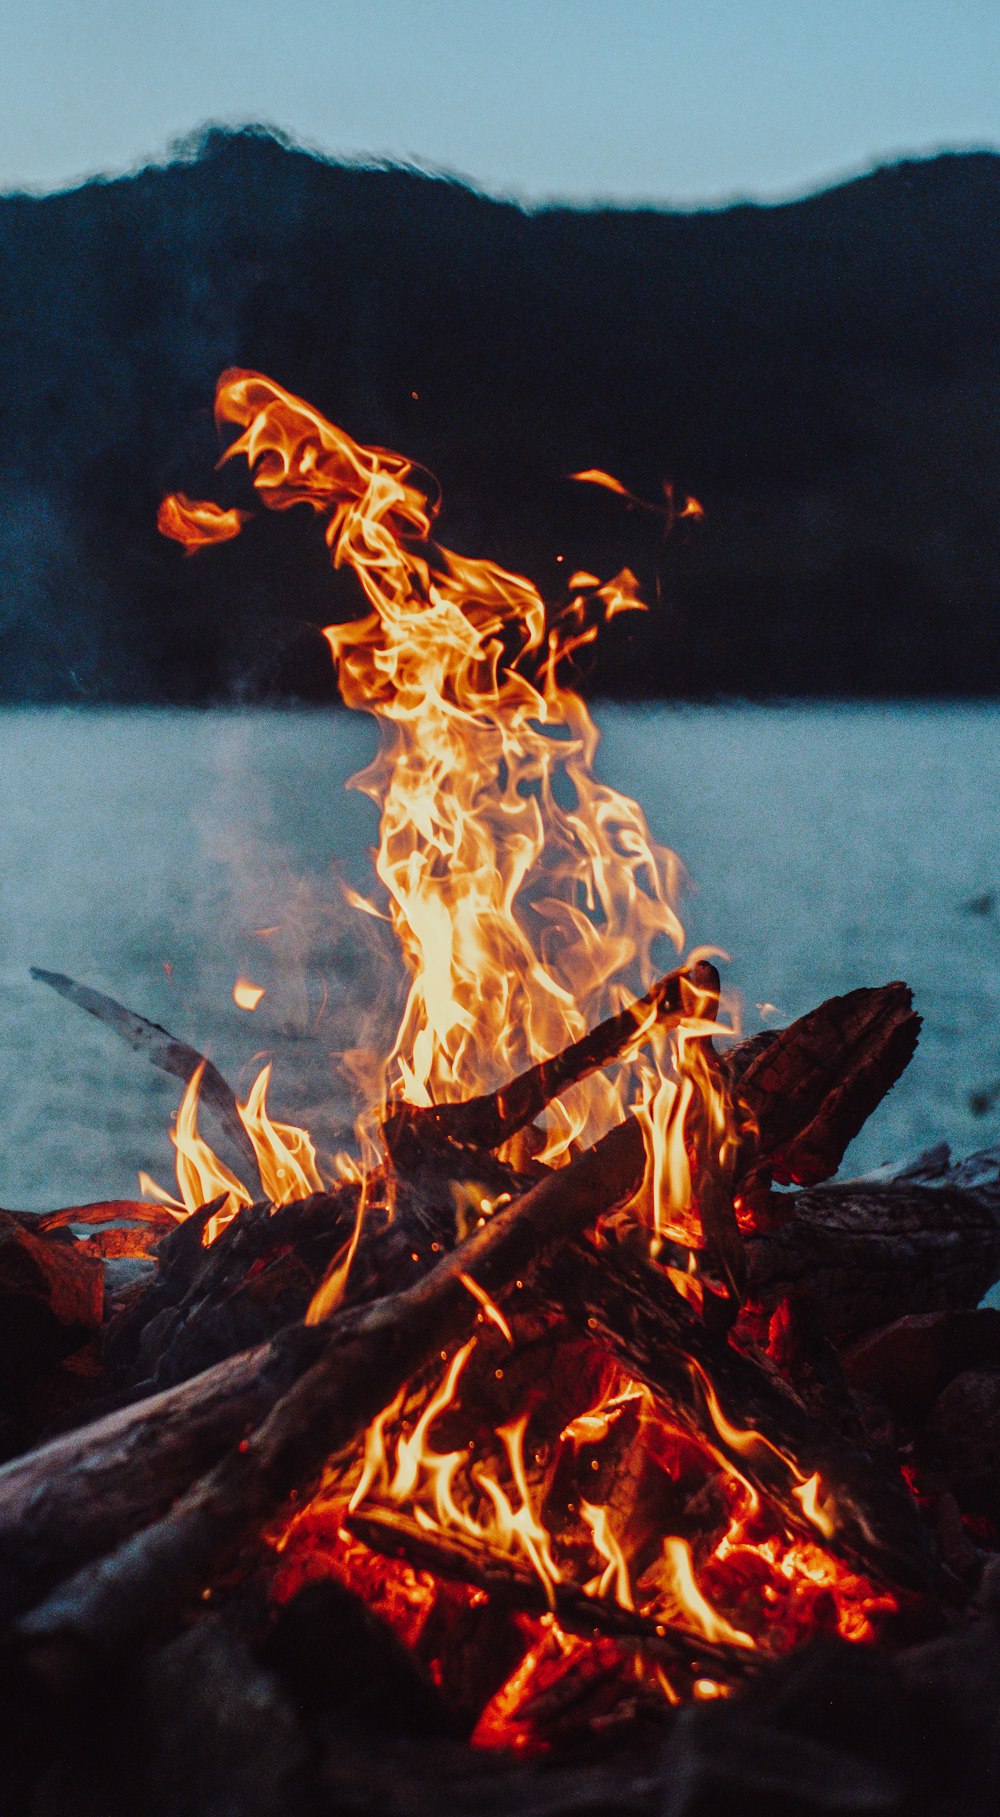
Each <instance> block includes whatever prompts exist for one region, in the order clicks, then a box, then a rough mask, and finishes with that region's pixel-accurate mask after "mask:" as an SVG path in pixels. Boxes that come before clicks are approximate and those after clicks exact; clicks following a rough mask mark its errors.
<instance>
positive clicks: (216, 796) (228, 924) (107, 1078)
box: [0, 706, 1000, 1209]
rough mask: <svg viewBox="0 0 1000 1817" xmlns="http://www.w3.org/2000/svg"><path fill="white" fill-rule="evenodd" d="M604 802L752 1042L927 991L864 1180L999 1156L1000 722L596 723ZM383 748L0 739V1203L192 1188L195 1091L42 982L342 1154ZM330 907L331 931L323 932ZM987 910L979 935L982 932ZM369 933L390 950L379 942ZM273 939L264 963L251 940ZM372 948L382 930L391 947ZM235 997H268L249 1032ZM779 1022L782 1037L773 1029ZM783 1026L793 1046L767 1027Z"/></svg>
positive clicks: (280, 740) (861, 1146) (211, 729)
mask: <svg viewBox="0 0 1000 1817" xmlns="http://www.w3.org/2000/svg"><path fill="white" fill-rule="evenodd" d="M598 717H599V721H600V723H601V726H602V729H603V732H604V742H603V745H602V750H601V760H600V761H601V770H602V774H603V775H604V776H605V777H606V778H607V779H608V780H609V781H611V782H613V783H615V784H616V785H617V786H618V787H620V788H623V789H625V790H627V791H628V792H629V793H630V794H634V795H637V796H638V797H639V799H640V800H641V801H642V802H643V804H644V806H645V807H646V810H647V813H648V815H649V818H650V821H651V823H652V825H653V828H654V830H655V832H656V833H657V835H658V836H659V837H660V838H662V839H664V840H665V841H667V842H668V843H669V844H671V845H672V846H673V847H674V848H675V850H677V851H678V852H679V853H680V854H681V856H682V857H683V859H684V861H685V863H686V865H687V867H688V870H689V872H690V874H691V877H692V879H693V886H692V892H691V894H690V896H689V897H688V899H687V902H686V917H685V918H686V925H687V927H688V929H689V933H690V936H691V938H692V940H697V941H702V940H710V941H713V942H716V943H718V944H719V945H721V946H724V947H725V948H726V949H727V950H728V951H729V952H730V953H731V954H732V964H731V966H730V967H729V968H728V975H729V979H730V981H731V983H732V984H733V985H734V986H735V987H736V988H737V989H738V990H739V992H740V993H741V995H742V998H743V1003H744V1020H745V1025H746V1026H747V1027H748V1028H755V1027H759V1026H761V1021H762V1018H761V1014H760V1012H759V1011H758V1009H757V1008H756V1007H755V1006H756V1005H759V1004H764V1003H767V1004H772V1005H775V1006H777V1009H778V1010H779V1011H780V1012H781V1014H782V1016H783V1017H792V1016H795V1015H798V1014H799V1013H801V1012H802V1011H803V1010H805V1009H808V1008H810V1007H812V1006H813V1005H814V1004H815V1003H817V1002H818V1001H819V1000H820V999H821V998H823V997H825V996H828V995H829V994H831V993H832V992H835V991H842V990H847V989H850V988H851V987H852V986H854V985H857V984H868V983H880V982H883V981H885V980H887V979H890V978H898V977H902V978H906V979H907V980H908V981H909V983H911V984H912V986H913V988H914V991H915V993H916V1000H917V1007H918V1009H919V1010H920V1012H921V1014H922V1015H923V1017H924V1030H923V1035H922V1038H921V1043H920V1047H919V1049H918V1052H917V1056H916V1058H915V1060H914V1061H913V1063H912V1065H911V1067H910V1070H909V1072H908V1073H907V1074H906V1076H905V1078H904V1079H903V1081H902V1082H901V1083H900V1085H898V1086H897V1087H896V1090H895V1091H894V1092H893V1093H892V1094H891V1096H890V1098H889V1099H888V1100H887V1101H886V1103H885V1104H884V1105H883V1106H882V1108H881V1109H880V1111H879V1112H878V1113H877V1115H876V1116H875V1117H874V1118H873V1119H872V1121H871V1123H870V1124H869V1126H868V1128H867V1130H866V1131H865V1132H864V1133H863V1135H862V1137H861V1138H859V1140H858V1142H857V1143H856V1144H855V1146H854V1148H853V1150H852V1151H851V1154H850V1155H849V1157H848V1163H849V1166H850V1167H851V1168H853V1169H854V1170H857V1169H860V1168H862V1167H865V1166H869V1165H874V1164H876V1163H878V1162H880V1161H882V1160H885V1159H889V1158H896V1157H901V1156H903V1155H907V1154H911V1153H915V1152H916V1151H918V1150H919V1149H920V1148H923V1147H926V1146H928V1145H929V1144H931V1143H933V1142H937V1141H940V1140H942V1139H945V1140H947V1141H949V1142H951V1143H952V1144H953V1146H954V1147H955V1148H956V1150H960V1151H965V1150H968V1149H971V1148H973V1147H981V1146H984V1145H985V1144H986V1143H988V1142H994V1141H997V1140H998V1139H1000V1098H998V1104H997V1106H996V1108H990V1109H989V1110H987V1111H986V1112H985V1113H983V1114H980V1115H976V1114H974V1111H973V1109H972V1106H971V1103H970V1095H971V1094H975V1093H982V1094H986V1095H987V1096H988V1094H989V1091H990V1088H991V1087H992V1086H993V1084H994V1082H995V1081H996V1080H997V1079H1000V919H998V918H997V914H995V913H994V911H993V909H992V907H991V906H990V904H989V902H988V901H987V902H985V903H984V902H980V904H979V910H980V912H975V911H974V910H972V909H970V907H969V906H968V905H969V903H970V901H972V899H974V898H988V897H989V896H990V892H993V891H996V892H997V896H998V898H1000V737H998V732H1000V709H994V708H992V707H989V706H971V707H964V706H963V707H947V708H924V707H918V708H912V707H896V708H889V709H881V708H879V709H873V708H854V707H847V708H845V707H836V708H829V707H820V708H798V707H796V708H787V709H779V710H758V709H755V708H731V709H707V708H706V709H697V710H691V709H683V710H679V709H674V708H656V709H654V710H649V711H637V710H634V709H619V708H615V709H610V708H607V709H604V710H602V711H601V712H600V713H599V715H598ZM371 748H372V745H371V742H370V733H369V727H368V725H367V724H366V722H364V721H359V720H358V719H356V718H354V717H353V716H348V715H343V714H335V713H330V714H316V713H309V712H290V713H260V712H213V713H203V714H199V713H179V712H170V711H148V712H141V713H117V712H98V713H77V712H62V711H8V712H6V713H4V714H0V836H2V842H3V843H2V854H3V862H2V871H0V876H2V892H3V896H2V916H0V1029H2V1040H0V1087H2V1091H0V1104H2V1131H3V1133H2V1137H0V1204H6V1205H13V1206H19V1207H36V1208H39V1209H41V1208H44V1207H50V1206H55V1205H59V1204H67V1203H81V1202H85V1201H87V1200H90V1199H98V1198H103V1197H111V1196H118V1195H130V1194H132V1193H133V1192H134V1189H135V1184H136V1174H137V1170H138V1169H139V1168H140V1167H146V1168H147V1169H148V1170H149V1171H150V1172H152V1173H153V1174H154V1175H156V1176H158V1177H159V1178H161V1179H162V1180H164V1182H165V1183H169V1182H170V1180H171V1179H172V1167H171V1156H172V1151H171V1148H170V1144H169V1142H168V1139H167V1134H166V1132H167V1126H168V1122H169V1119H170V1116H171V1114H172V1112H173V1110H174V1109H175V1107H176V1102H177V1088H176V1086H175V1084H174V1082H173V1081H171V1080H169V1079H166V1078H163V1077H162V1076H161V1075H160V1074H158V1073H156V1072H155V1071H154V1070H153V1069H152V1068H150V1067H149V1066H148V1065H146V1064H145V1063H144V1062H143V1061H141V1060H140V1059H138V1058H137V1057H136V1056H133V1055H132V1054H131V1053H130V1052H129V1051H128V1050H127V1049H126V1048H124V1047H122V1046H120V1045H119V1043H118V1042H117V1041H116V1040H115V1039H114V1038H113V1037H112V1036H111V1035H110V1034H108V1033H107V1032H106V1031H104V1030H103V1029H102V1028H101V1027H100V1026H99V1025H98V1024H97V1023H95V1022H93V1021H92V1020H91V1019H90V1018H89V1017H87V1016H85V1015H83V1014H81V1013H80V1012H79V1011H78V1010H75V1009H73V1008H72V1007H71V1006H70V1005H68V1004H66V1003H64V1002H62V1001H61V1000H60V999H59V998H57V997H55V996H54V995H52V994H51V993H50V992H49V991H47V990H46V989H45V988H44V987H43V986H41V985H38V984H34V983H32V981H31V980H30V979H29V977H28V967H29V965H32V964H35V965H42V966H45V967H48V968H49V969H51V970H56V971H66V972H70V973H72V974H73V975H74V976H75V977H77V978H80V979H82V980H84V981H86V982H88V983H91V984H94V985H97V986H98V987H99V988H101V989H104V990H106V991H108V992H110V993H111V994H112V995H114V996H116V997H118V998H120V999H121V1000H122V1001H123V1002H125V1003H127V1004H128V1005H129V1006H130V1007H132V1008H135V1009H137V1010H140V1011H141V1012H142V1013H143V1014H145V1015H147V1016H151V1017H152V1018H153V1019H154V1020H156V1021H159V1022H162V1023H164V1024H166V1026H167V1027H168V1028H170V1029H171V1030H172V1031H173V1032H174V1033H176V1034H178V1035H179V1036H181V1037H182V1038H185V1039H187V1040H189V1041H191V1042H193V1043H194V1044H195V1045H197V1046H199V1047H201V1048H202V1049H205V1050H207V1051H208V1052H210V1053H211V1054H212V1056H213V1058H214V1059H215V1060H216V1061H217V1062H218V1063H219V1065H220V1066H222V1067H223V1069H224V1070H225V1071H227V1072H228V1074H229V1075H230V1077H231V1078H233V1079H242V1080H243V1081H244V1082H245V1081H246V1079H247V1077H248V1076H249V1075H252V1072H253V1071H255V1070H256V1068H255V1066H254V1064H253V1063H254V1059H255V1056H256V1055H257V1054H258V1052H260V1051H267V1052H269V1053H273V1054H274V1056H275V1061H276V1068H275V1085H274V1090H273V1092H272V1109H273V1110H275V1112H276V1113H278V1114H282V1113H284V1114H287V1115H291V1116H293V1117H295V1116H297V1115H302V1116H304V1117H305V1116H308V1117H309V1118H310V1119H311V1120H312V1121H313V1122H314V1124H315V1125H316V1127H317V1128H318V1129H319V1130H320V1133H321V1134H322V1136H323V1137H324V1138H325V1139H328V1140H330V1141H333V1140H335V1139H336V1135H337V1132H338V1128H339V1127H340V1126H341V1125H343V1124H344V1123H346V1122H347V1121H348V1120H349V1117H350V1101H349V1096H348V1092H347V1088H346V1086H345V1085H344V1084H343V1082H342V1080H340V1079H339V1078H338V1076H337V1075H336V1073H334V1072H333V1071H332V1069H331V1064H330V1061H329V1058H328V1050H329V1049H330V1048H331V1047H333V1046H334V1045H339V1046H350V1045H352V1044H355V1043H357V1044H360V1043H361V1042H362V1041H363V1038H364V1034H365V1031H366V1025H367V1018H368V1017H369V1015H370V1014H371V1013H372V1005H373V1003H374V1002H375V1000H376V998H377V996H378V993H379V987H380V981H381V980H382V978H383V977H384V975H385V964H384V961H383V960H381V959H380V958H379V955H378V954H377V953H369V954H367V955H366V956H365V957H364V958H363V959H361V960H359V959H358V957H357V955H356V953H355V952H354V949H353V946H352V939H353V936H350V937H349V936H348V935H347V934H346V933H344V932H342V931H340V930H342V929H343V926H344V921H345V917H344V914H343V911H338V910H337V909H336V907H335V906H334V905H335V902H336V895H335V893H334V891H333V890H332V888H331V871H332V869H333V868H334V867H336V866H340V867H341V869H344V870H346V871H347V872H348V873H349V874H351V875H352V876H353V877H354V878H355V880H356V881H359V882H362V883H363V882H364V880H365V877H366V859H365V852H366V848H367V846H368V845H369V843H370V842H371V840H372V838H373V836H374V810H373V809H372V808H371V806H370V804H369V803H367V802H366V801H365V800H364V799H363V798H361V797H359V796H357V795H346V794H345V793H344V791H343V782H344V780H345V778H346V777H347V776H348V775H349V774H350V773H351V771H352V770H354V769H355V768H356V767H357V766H358V765H359V764H360V763H361V762H362V761H364V759H365V757H366V756H367V755H368V754H369V753H370V751H371ZM324 903H325V904H326V905H328V906H326V907H324ZM984 911H985V912H984ZM372 925H373V926H374V924H372ZM261 928H271V929H276V930H277V931H276V932H273V933H271V934H269V935H266V936H262V935H261V934H259V933H258V932H256V931H255V930H259V929H261ZM376 931H377V929H376ZM239 974H245V975H247V976H249V977H250V978H252V979H255V980H256V981H257V982H258V983H260V984H263V985H265V986H267V996H266V997H265V998H264V1001H263V1003H262V1005H261V1007H260V1008H259V1009H258V1011H257V1012H256V1013H255V1014H254V1015H247V1014H246V1013H244V1012H242V1011H240V1010H238V1009H237V1008H236V1007H235V1005H234V1004H233V1001H232V997H231V990H232V985H233V982H234V980H235V979H236V977H237V976H238V975H239ZM767 1013H768V1015H769V1016H770V1015H771V1012H767ZM771 1020H772V1021H774V1020H776V1018H775V1017H773V1016H771Z"/></svg>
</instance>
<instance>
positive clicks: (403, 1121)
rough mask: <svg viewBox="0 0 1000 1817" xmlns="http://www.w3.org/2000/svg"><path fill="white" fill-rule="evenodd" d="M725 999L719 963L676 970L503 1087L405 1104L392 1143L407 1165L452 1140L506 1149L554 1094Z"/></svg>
mask: <svg viewBox="0 0 1000 1817" xmlns="http://www.w3.org/2000/svg"><path fill="white" fill-rule="evenodd" d="M718 1005H719V974H718V972H717V971H716V969H715V966H714V965H709V964H707V963H706V962H705V961H704V960H701V961H699V962H698V964H696V965H694V966H692V967H691V969H690V970H687V971H686V970H684V969H683V968H680V969H679V970H677V971H673V972H668V973H667V975H666V977H664V978H661V979H660V980H659V982H658V983H657V984H654V985H653V987H652V989H651V990H649V991H647V992H646V995H645V996H644V997H640V998H638V999H637V1001H636V1002H635V1003H631V1004H629V1006H628V1008H627V1009H623V1010H620V1011H619V1013H618V1015H616V1016H609V1017H608V1018H607V1020H606V1021H604V1022H601V1023H599V1024H598V1026H597V1027H596V1028H593V1029H591V1031H590V1033H589V1034H587V1035H584V1036H582V1037H581V1039H580V1040H579V1041H574V1042H573V1043H572V1045H571V1046H570V1047H567V1048H564V1049H563V1051H562V1052H561V1053H558V1054H554V1055H553V1057H552V1058H551V1059H550V1060H541V1061H539V1063H538V1064H537V1066H532V1067H529V1069H528V1071H527V1072H523V1073H520V1074H519V1075H518V1077H517V1078H516V1079H512V1080H511V1081H510V1082H509V1083H508V1084H507V1085H503V1086H501V1087H500V1088H499V1090H497V1091H494V1092H489V1093H488V1094H486V1095H485V1096H484V1097H480V1098H469V1099H467V1100H466V1101H465V1102H464V1103H460V1104H435V1105H429V1106H420V1105H408V1104H404V1105H402V1106H401V1107H400V1108H399V1109H398V1110H396V1111H394V1112H393V1114H392V1115H391V1116H390V1117H388V1118H387V1119H386V1122H385V1124H384V1126H383V1135H384V1139H385V1144H386V1148H387V1149H388V1151H389V1154H390V1155H391V1156H392V1158H393V1161H394V1162H395V1163H396V1164H397V1165H398V1166H400V1167H408V1166H412V1165H413V1164H415V1163H416V1164H418V1163H419V1162H420V1160H421V1159H422V1158H423V1157H426V1156H427V1155H428V1154H430V1153H432V1152H434V1151H435V1150H441V1149H447V1148H448V1147H450V1146H457V1147H459V1148H478V1149H487V1150H489V1149H493V1148H499V1146H500V1144H501V1143H502V1142H505V1141H506V1140H507V1139H508V1137H510V1136H512V1135H514V1134H516V1132H517V1131H518V1130H519V1129H523V1128H524V1127H525V1125H526V1124H528V1123H533V1122H534V1121H535V1118H536V1117H538V1116H540V1115H541V1113H542V1111H543V1110H544V1109H545V1108H546V1106H547V1105H548V1104H551V1102H552V1100H553V1099H554V1098H558V1097H560V1096H561V1095H562V1093H563V1092H565V1091H568V1090H569V1088H570V1086H572V1085H577V1084H579V1082H580V1080H581V1079H585V1078H587V1076H588V1075H589V1074H590V1073H592V1072H597V1071H598V1070H599V1068H601V1067H602V1066H607V1065H608V1064H609V1063H610V1062H611V1061H612V1060H616V1059H619V1058H620V1057H621V1056H622V1055H623V1054H625V1053H628V1052H629V1051H630V1050H632V1049H634V1048H635V1047H637V1046H638V1045H639V1044H640V1043H641V1042H642V1041H644V1040H645V1039H646V1037H647V1036H648V1035H649V1034H650V1033H651V1032H652V1030H653V1029H654V1028H657V1027H659V1028H664V1027H667V1028H669V1027H671V1026H674V1025H676V1024H677V1023H679V1022H681V1021H683V1019H684V1018H685V1017H686V1016H694V1015H698V1016H703V1017H707V1018H709V1019H711V1018H713V1017H714V1016H715V1013H716V1011H717V1009H718Z"/></svg>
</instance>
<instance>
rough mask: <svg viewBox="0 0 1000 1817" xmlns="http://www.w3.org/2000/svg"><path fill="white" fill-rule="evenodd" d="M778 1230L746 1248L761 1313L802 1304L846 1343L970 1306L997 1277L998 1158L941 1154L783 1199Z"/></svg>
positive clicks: (997, 1154)
mask: <svg viewBox="0 0 1000 1817" xmlns="http://www.w3.org/2000/svg"><path fill="white" fill-rule="evenodd" d="M780 1204H781V1214H782V1222H781V1225H780V1227H779V1228H777V1229H774V1230H770V1231H767V1232H762V1233H761V1234H759V1235H756V1236H753V1237H751V1238H749V1240H748V1242H747V1246H746V1248H747V1264H748V1278H749V1292H750V1294H751V1295H752V1296H753V1297H754V1298H755V1299H756V1300H758V1301H759V1302H760V1303H761V1304H762V1305H763V1306H764V1307H765V1308H766V1309H773V1308H774V1307H775V1306H776V1305H777V1304H778V1302H779V1301H780V1300H782V1299H786V1298H788V1299H792V1300H798V1299H800V1298H802V1297H807V1298H808V1300H809V1302H810V1305H811V1306H812V1308H813V1311H814V1314H815V1317H816V1319H817V1320H818V1322H819V1324H820V1326H821V1328H822V1329H823V1330H824V1331H825V1332H826V1333H827V1335H828V1336H830V1337H832V1338H833V1339H835V1340H836V1341H837V1342H839V1343H842V1342H844V1341H845V1340H846V1339H849V1338H853V1337H856V1336H858V1335H859V1334H860V1333H861V1332H864V1331H870V1330H873V1329H874V1328H875V1327H877V1326H880V1325H886V1324H889V1323H890V1322H891V1321H892V1320H894V1319H898V1318H902V1317H903V1316H904V1315H905V1314H912V1313H925V1312H937V1311H945V1310H950V1309H956V1308H962V1307H973V1306H976V1305H977V1304H978V1302H979V1301H980V1300H981V1299H982V1296H983V1294H984V1293H985V1292H986V1291H987V1289H988V1288H989V1287H991V1286H992V1285H993V1283H994V1281H995V1280H996V1279H997V1278H998V1276H1000V1151H998V1150H996V1149H987V1150H985V1151H983V1152H982V1153H981V1154H978V1155H972V1156H970V1157H969V1159H968V1160H966V1161H962V1162H959V1163H957V1164H956V1165H954V1166H952V1165H950V1164H949V1162H948V1157H947V1154H945V1155H944V1157H942V1155H941V1153H940V1152H939V1151H937V1152H935V1153H934V1154H933V1155H931V1156H929V1157H926V1158H925V1159H923V1160H921V1161H919V1162H915V1163H914V1164H913V1166H912V1167H910V1168H907V1169H906V1170H904V1171H902V1172H899V1173H896V1174H894V1175H890V1176H889V1177H886V1175H885V1174H882V1175H878V1174H874V1175H872V1176H870V1177H869V1178H868V1179H859V1180H845V1181H837V1182H834V1183H833V1184H831V1185H827V1186H822V1187H818V1188H816V1189H815V1190H812V1191H807V1192H799V1193H795V1194H789V1195H787V1196H785V1195H783V1196H782V1197H781V1200H780Z"/></svg>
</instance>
